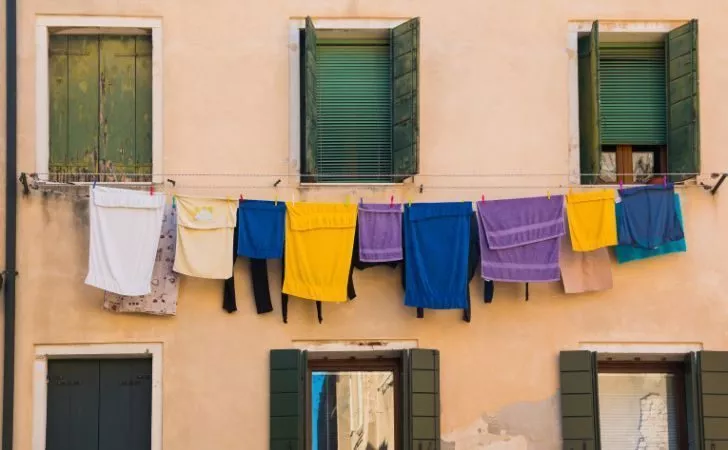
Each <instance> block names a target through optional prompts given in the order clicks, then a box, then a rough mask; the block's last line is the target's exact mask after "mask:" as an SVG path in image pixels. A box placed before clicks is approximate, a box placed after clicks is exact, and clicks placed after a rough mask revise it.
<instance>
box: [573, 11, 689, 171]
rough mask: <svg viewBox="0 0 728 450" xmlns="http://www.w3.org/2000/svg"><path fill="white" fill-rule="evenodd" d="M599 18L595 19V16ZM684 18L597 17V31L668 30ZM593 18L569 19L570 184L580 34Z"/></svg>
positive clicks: (576, 159) (576, 162) (576, 167)
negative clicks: (602, 18)
mask: <svg viewBox="0 0 728 450" xmlns="http://www.w3.org/2000/svg"><path fill="white" fill-rule="evenodd" d="M595 20H598V19H595ZM687 22H688V21H687V20H664V21H628V22H627V21H616V20H599V32H600V33H669V32H670V31H672V30H674V29H675V28H677V27H679V26H680V25H684V24H686V23H687ZM593 23H594V20H580V21H574V22H569V28H568V29H569V31H568V35H567V44H566V53H567V55H569V70H568V73H569V183H570V184H581V166H580V155H581V154H580V144H579V48H578V43H579V34H580V33H588V32H590V31H591V27H592V24H593Z"/></svg>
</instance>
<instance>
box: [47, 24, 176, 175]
mask: <svg viewBox="0 0 728 450" xmlns="http://www.w3.org/2000/svg"><path fill="white" fill-rule="evenodd" d="M54 28H77V29H78V34H88V32H89V29H90V28H91V29H96V30H97V31H96V33H97V34H108V33H116V34H118V33H120V32H123V31H120V30H133V29H144V30H149V31H151V35H152V177H151V181H145V182H134V181H131V182H112V183H110V184H132V185H149V184H151V183H162V182H163V181H164V176H163V173H164V168H163V166H162V164H163V161H164V159H163V144H164V140H163V124H162V106H163V105H162V93H163V87H162V40H163V39H162V20H161V19H159V18H146V17H111V16H55V15H54V16H37V17H36V21H35V57H36V60H35V72H36V77H35V94H36V95H35V140H36V142H35V170H36V174H37V175H38V179H39V180H40V181H41V182H48V180H49V177H48V168H49V163H50V114H49V111H50V88H49V83H48V77H49V66H50V61H49V58H48V49H49V40H50V32H51V30H52V29H54ZM66 34H68V33H66ZM71 34H75V33H71ZM74 184H80V185H82V184H91V182H77V183H74Z"/></svg>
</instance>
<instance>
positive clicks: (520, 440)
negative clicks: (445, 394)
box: [442, 395, 561, 450]
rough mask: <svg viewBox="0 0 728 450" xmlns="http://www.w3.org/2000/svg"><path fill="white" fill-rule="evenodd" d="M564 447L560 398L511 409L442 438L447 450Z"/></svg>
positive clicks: (509, 449) (479, 419) (548, 449)
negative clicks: (560, 418)
mask: <svg viewBox="0 0 728 450" xmlns="http://www.w3.org/2000/svg"><path fill="white" fill-rule="evenodd" d="M560 447H561V429H560V425H559V398H558V396H556V395H555V396H553V397H551V398H549V399H546V400H543V401H540V402H521V403H514V404H512V405H508V406H506V407H504V408H503V409H501V410H500V411H499V412H497V413H496V414H493V415H491V414H484V415H483V416H481V417H479V418H478V419H477V420H475V421H474V422H473V423H471V424H470V425H468V426H466V427H464V428H459V429H456V430H454V431H452V432H450V433H447V434H446V435H444V436H443V438H442V449H443V450H445V449H447V450H481V449H488V450H557V449H559V448H560Z"/></svg>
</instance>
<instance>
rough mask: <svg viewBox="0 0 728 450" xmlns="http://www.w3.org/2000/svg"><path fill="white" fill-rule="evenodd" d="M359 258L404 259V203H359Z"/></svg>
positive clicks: (377, 259) (379, 259) (386, 260)
mask: <svg viewBox="0 0 728 450" xmlns="http://www.w3.org/2000/svg"><path fill="white" fill-rule="evenodd" d="M358 221H359V258H360V259H361V261H362V262H372V263H376V262H388V261H400V260H401V259H402V205H400V204H398V203H392V204H371V203H368V204H360V205H359V218H358Z"/></svg>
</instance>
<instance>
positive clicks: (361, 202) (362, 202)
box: [359, 197, 364, 205]
mask: <svg viewBox="0 0 728 450" xmlns="http://www.w3.org/2000/svg"><path fill="white" fill-rule="evenodd" d="M359 204H360V205H363V204H364V199H363V198H361V197H359Z"/></svg>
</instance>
